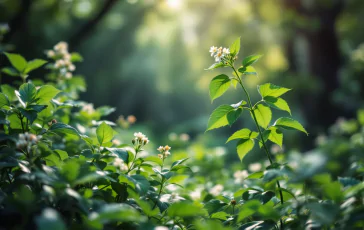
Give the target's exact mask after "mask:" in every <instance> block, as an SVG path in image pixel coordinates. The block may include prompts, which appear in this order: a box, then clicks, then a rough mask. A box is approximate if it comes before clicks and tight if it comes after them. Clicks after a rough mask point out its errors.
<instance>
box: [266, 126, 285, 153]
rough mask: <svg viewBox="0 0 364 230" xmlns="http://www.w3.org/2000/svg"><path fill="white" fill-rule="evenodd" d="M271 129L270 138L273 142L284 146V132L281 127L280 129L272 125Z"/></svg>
mask: <svg viewBox="0 0 364 230" xmlns="http://www.w3.org/2000/svg"><path fill="white" fill-rule="evenodd" d="M269 130H270V131H271V132H270V133H269V136H268V139H269V140H270V141H271V142H273V143H276V144H277V145H279V146H280V147H281V148H282V144H283V133H282V131H281V130H280V129H278V128H277V127H274V126H272V127H270V128H269Z"/></svg>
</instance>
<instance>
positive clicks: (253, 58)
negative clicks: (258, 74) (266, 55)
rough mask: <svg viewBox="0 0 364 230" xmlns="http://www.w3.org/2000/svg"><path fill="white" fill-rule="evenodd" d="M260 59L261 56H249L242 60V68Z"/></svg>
mask: <svg viewBox="0 0 364 230" xmlns="http://www.w3.org/2000/svg"><path fill="white" fill-rule="evenodd" d="M261 57H262V55H250V56H248V57H246V58H244V60H243V66H250V65H253V64H254V63H255V62H257V61H258V60H259V58H261Z"/></svg>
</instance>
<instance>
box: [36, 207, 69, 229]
mask: <svg viewBox="0 0 364 230" xmlns="http://www.w3.org/2000/svg"><path fill="white" fill-rule="evenodd" d="M35 222H36V223H37V227H38V228H37V229H38V230H49V229H52V230H66V229H67V228H66V225H65V223H64V222H63V220H62V218H61V217H60V215H59V214H58V212H57V211H56V210H54V209H52V208H45V209H43V211H42V214H41V215H40V216H37V217H36V219H35Z"/></svg>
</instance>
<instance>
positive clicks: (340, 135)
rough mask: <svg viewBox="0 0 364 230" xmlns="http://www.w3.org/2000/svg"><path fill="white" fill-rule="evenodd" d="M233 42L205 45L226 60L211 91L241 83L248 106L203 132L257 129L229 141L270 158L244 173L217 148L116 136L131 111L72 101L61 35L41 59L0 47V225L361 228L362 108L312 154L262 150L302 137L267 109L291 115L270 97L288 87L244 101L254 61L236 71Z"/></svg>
mask: <svg viewBox="0 0 364 230" xmlns="http://www.w3.org/2000/svg"><path fill="white" fill-rule="evenodd" d="M239 49H240V41H239V39H238V40H236V41H235V42H234V44H233V45H232V46H231V47H230V49H222V48H221V49H220V50H219V49H218V48H216V47H212V49H211V52H212V54H213V55H215V61H216V63H215V64H214V65H213V66H212V67H210V69H215V68H219V67H231V68H232V69H233V75H232V76H233V77H229V76H227V75H225V74H222V75H218V76H217V77H215V78H214V79H213V80H212V81H211V84H210V96H211V100H214V99H216V98H218V97H220V96H222V95H223V94H224V93H225V92H226V90H227V89H228V88H229V87H230V85H231V84H232V85H233V86H234V87H236V86H237V84H239V85H240V86H241V87H242V89H243V91H244V93H245V97H246V99H247V102H246V101H244V100H242V101H240V102H239V103H237V104H233V105H222V106H220V107H218V108H217V109H216V110H215V111H214V112H213V113H212V115H211V117H210V120H209V122H208V128H207V129H208V130H211V129H214V128H219V127H222V126H226V125H232V124H233V123H234V122H235V121H236V120H237V119H238V118H239V116H240V114H241V113H242V112H243V111H248V112H249V113H250V114H251V117H252V119H253V122H254V123H255V124H256V128H257V130H256V131H253V130H249V129H246V128H245V129H241V130H239V131H237V132H236V133H234V134H233V135H232V136H231V137H230V138H229V139H228V141H230V140H235V139H238V144H237V152H238V156H239V158H240V160H242V159H243V157H244V156H245V155H246V154H248V152H249V151H250V150H251V149H252V148H253V147H254V145H255V142H257V143H258V144H259V146H260V147H261V148H262V151H265V152H266V154H267V159H268V161H269V162H268V165H262V164H261V163H255V164H254V165H250V167H248V170H246V169H245V170H241V168H242V165H241V163H240V162H239V163H237V164H236V165H232V166H231V168H230V169H229V168H227V167H226V166H225V165H224V152H225V151H224V149H223V148H221V147H219V148H215V149H210V148H206V147H205V146H204V145H203V144H201V143H200V142H199V141H198V140H197V141H195V142H190V145H189V146H187V147H186V146H184V145H181V146H180V148H176V149H173V152H172V154H171V151H170V150H171V147H169V146H168V145H165V146H160V147H159V148H157V150H155V151H154V152H153V151H149V150H148V152H147V151H145V149H147V148H148V146H150V145H152V143H150V142H149V139H148V138H147V137H146V136H145V135H144V134H143V133H141V132H135V133H134V138H131V137H130V139H131V140H130V144H127V143H118V141H117V138H115V137H116V136H117V135H118V134H117V133H122V134H123V135H124V136H125V135H126V134H128V133H130V132H126V133H125V132H124V131H125V129H126V128H128V126H129V125H130V124H131V123H133V122H134V121H135V118H133V117H130V119H127V120H125V119H123V118H121V119H119V120H118V122H116V123H115V122H112V121H108V120H104V119H103V117H105V116H107V115H109V114H110V113H112V112H114V110H115V109H114V108H111V107H108V106H102V107H99V108H97V109H94V108H93V105H92V104H90V103H87V102H84V101H80V100H79V94H80V93H81V92H84V91H85V90H86V85H85V82H84V80H83V78H82V77H80V76H77V75H74V71H75V69H76V67H75V63H76V62H78V61H82V57H81V55H80V54H78V53H69V52H68V47H67V44H66V43H64V42H60V43H58V44H57V45H56V46H55V47H54V49H52V50H48V51H46V54H47V56H48V58H49V61H45V60H41V59H35V60H31V61H27V60H25V59H24V58H23V57H22V56H20V55H18V54H13V53H5V55H6V57H7V58H8V60H9V62H10V63H11V67H5V68H3V69H2V72H3V73H4V74H5V75H7V76H9V77H14V81H13V84H11V85H6V84H2V85H1V93H0V108H1V110H0V115H1V119H0V121H1V124H2V127H3V129H2V131H1V143H2V144H1V147H0V152H1V154H0V176H1V182H0V183H1V185H0V218H1V222H0V228H2V229H159V230H161V229H306V228H307V229H362V228H363V226H364V222H363V221H362V220H363V216H364V210H363V207H364V206H363V189H364V183H363V182H362V179H363V172H364V167H363V165H364V164H363V160H362V159H363V156H362V155H363V154H362V153H363V147H364V135H363V130H364V128H363V127H364V119H363V117H364V115H363V111H360V112H359V113H358V121H356V120H352V121H343V120H341V121H340V122H339V123H338V124H336V125H335V126H333V128H332V130H331V131H330V136H328V137H326V136H322V137H320V139H319V140H318V143H319V147H318V148H317V149H315V150H314V151H311V152H309V153H305V154H299V153H297V152H289V154H286V153H284V151H283V149H282V148H278V150H277V148H275V146H273V150H275V151H270V150H269V142H272V143H274V144H275V145H279V146H280V147H282V143H283V132H282V129H296V130H299V131H302V132H304V133H307V132H306V130H305V129H304V128H303V127H302V125H300V124H299V123H298V121H295V120H293V119H292V118H286V117H284V118H279V119H277V121H276V122H274V123H273V124H272V125H271V118H272V111H271V108H274V109H280V110H284V111H287V112H288V113H290V109H289V106H288V104H287V103H286V102H285V100H284V99H282V98H281V97H280V96H281V95H282V94H284V93H286V92H288V91H289V89H288V88H284V87H279V86H276V85H273V84H269V83H268V84H264V85H261V86H259V87H258V91H259V93H260V95H261V96H262V100H261V101H259V102H258V103H256V104H255V105H253V104H252V102H251V100H250V96H249V93H248V91H247V89H246V88H245V86H244V84H243V80H244V78H245V77H249V75H256V74H257V73H256V70H255V69H254V67H253V66H252V65H253V64H254V63H255V62H256V61H257V60H258V59H259V58H260V56H257V55H253V56H249V57H247V58H245V59H244V60H243V63H242V66H241V67H239V68H238V69H235V67H234V63H235V62H236V60H237V55H238V53H239ZM41 67H45V68H46V69H48V72H49V73H48V74H47V75H46V76H44V78H43V79H46V80H45V81H44V80H41V79H34V78H33V75H32V71H33V70H36V69H38V68H41ZM17 79H20V80H21V81H18V80H17ZM95 93H96V92H95ZM116 131H117V132H116ZM257 147H258V145H257ZM272 152H275V154H272ZM189 158H191V159H189ZM262 162H263V160H262ZM340 175H341V176H340Z"/></svg>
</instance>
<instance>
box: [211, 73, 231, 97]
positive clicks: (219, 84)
mask: <svg viewBox="0 0 364 230" xmlns="http://www.w3.org/2000/svg"><path fill="white" fill-rule="evenodd" d="M230 82H231V80H230V78H229V77H228V76H227V75H225V74H221V75H218V76H216V77H215V78H214V79H212V81H211V82H210V87H209V88H210V98H211V102H213V101H214V99H216V98H218V97H220V96H222V95H223V94H224V93H225V92H226V91H227V90H228V88H229V87H230Z"/></svg>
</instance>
